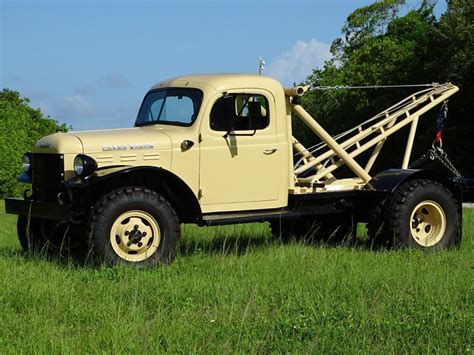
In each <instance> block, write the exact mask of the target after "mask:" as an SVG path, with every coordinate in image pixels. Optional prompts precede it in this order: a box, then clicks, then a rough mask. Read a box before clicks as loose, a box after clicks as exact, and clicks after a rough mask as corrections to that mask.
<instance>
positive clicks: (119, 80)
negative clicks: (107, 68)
mask: <svg viewBox="0 0 474 355" xmlns="http://www.w3.org/2000/svg"><path fill="white" fill-rule="evenodd" d="M99 83H100V84H101V85H103V86H106V87H110V88H127V87H130V86H131V83H130V81H129V80H128V79H127V78H126V77H125V76H123V75H122V74H120V73H108V74H106V75H105V76H103V77H102V78H100V80H99Z"/></svg>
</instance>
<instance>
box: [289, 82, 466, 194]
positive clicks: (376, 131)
mask: <svg viewBox="0 0 474 355" xmlns="http://www.w3.org/2000/svg"><path fill="white" fill-rule="evenodd" d="M307 90H308V87H298V88H292V89H286V90H285V94H286V95H287V96H290V97H293V98H294V97H296V96H301V95H303V94H304V92H305V91H307ZM458 90H459V88H458V87H457V86H455V85H452V84H449V83H448V84H442V85H435V86H433V87H432V88H429V89H425V90H422V91H419V92H416V93H414V94H412V95H410V96H408V97H407V98H405V99H403V100H401V101H400V102H398V103H396V104H395V105H393V106H392V107H389V108H388V109H386V110H384V111H382V112H380V113H379V114H377V115H375V116H374V117H372V118H370V119H369V120H367V121H365V122H363V123H361V124H359V125H358V126H356V127H354V128H352V129H350V130H348V131H346V132H344V133H341V134H339V135H338V136H336V137H334V138H333V137H331V136H330V135H329V133H328V132H327V131H326V130H324V128H322V127H321V126H320V125H319V124H318V122H317V121H316V120H315V119H314V118H313V117H311V115H310V114H309V113H308V112H306V111H305V109H304V108H303V107H301V106H300V105H299V104H297V103H296V102H297V101H296V100H294V99H292V100H291V101H292V103H291V108H292V111H293V112H294V113H295V114H296V115H297V116H298V117H299V118H300V119H301V120H302V121H303V122H304V123H305V124H306V125H307V126H308V127H309V128H310V129H311V130H312V131H313V132H314V133H315V134H316V135H317V136H318V137H319V138H320V139H321V141H322V142H321V143H320V144H319V145H317V146H315V147H313V148H311V149H306V148H305V147H304V146H303V145H302V144H301V143H300V142H298V141H297V140H296V139H295V138H293V149H294V151H296V153H297V154H299V155H300V156H301V158H300V159H299V160H298V161H297V162H296V164H295V168H294V179H295V185H296V186H298V185H300V186H303V185H306V186H308V185H309V186H313V185H314V184H318V185H321V184H326V185H330V184H332V183H334V182H335V181H336V179H335V177H334V176H333V175H332V173H333V172H334V171H335V170H336V169H338V168H340V167H341V166H343V165H347V166H348V167H349V168H350V169H351V170H352V171H353V172H354V174H355V176H356V177H355V178H354V179H352V181H353V185H354V186H352V187H351V188H355V186H356V185H357V184H366V183H367V182H368V181H370V180H371V176H370V175H369V173H370V170H371V168H372V166H373V164H374V162H375V160H376V159H377V157H378V154H379V153H380V150H381V149H382V146H383V144H384V142H385V141H386V139H387V138H388V137H389V136H390V135H392V134H393V133H395V132H397V131H399V130H400V129H402V128H403V127H405V126H407V125H409V124H411V128H410V132H409V134H408V139H407V144H406V148H405V154H404V158H403V162H402V165H401V167H402V168H403V169H406V168H407V167H408V165H409V161H410V156H411V151H412V147H413V141H414V139H415V134H416V129H417V125H418V120H419V117H420V116H421V115H423V114H424V113H426V112H427V111H429V110H431V109H432V108H434V107H435V106H437V105H438V104H440V103H442V102H443V101H445V100H446V99H448V98H449V97H450V96H451V95H453V94H455V93H456V92H457V91H458ZM368 149H372V153H371V155H370V158H369V159H368V161H367V163H366V164H365V166H364V167H363V166H362V165H360V164H359V163H358V162H357V161H356V158H357V157H358V156H359V155H360V154H362V153H363V152H365V151H367V150H368ZM309 169H313V170H314V173H313V174H311V175H309V176H308V175H307V174H305V176H304V177H302V176H301V175H302V174H303V173H305V172H307V171H308V170H309Z"/></svg>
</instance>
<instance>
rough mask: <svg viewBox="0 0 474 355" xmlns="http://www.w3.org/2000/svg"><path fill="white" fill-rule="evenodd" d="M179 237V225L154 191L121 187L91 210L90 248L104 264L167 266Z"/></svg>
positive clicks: (174, 214) (167, 204)
mask: <svg viewBox="0 0 474 355" xmlns="http://www.w3.org/2000/svg"><path fill="white" fill-rule="evenodd" d="M128 216H129V217H128ZM120 219H123V220H120ZM136 221H138V222H136ZM135 223H137V224H135ZM133 224H135V225H134V226H133V227H132V225H133ZM122 226H123V227H122ZM137 227H138V228H137ZM156 227H158V229H157V228H156ZM115 229H116V230H117V231H119V230H120V233H119V232H117V231H116V230H115ZM112 231H114V232H112ZM147 231H148V232H147ZM115 233H117V234H116V236H115V239H113V237H112V234H115ZM179 238H180V224H179V220H178V216H177V215H176V212H175V210H174V209H173V207H172V206H171V205H170V203H169V202H168V201H167V200H166V199H165V198H163V196H161V195H159V194H158V193H156V192H155V191H152V190H149V189H144V188H139V187H126V188H121V189H118V190H114V191H112V192H110V193H108V194H107V195H105V196H103V197H102V198H101V199H100V200H99V201H98V202H97V203H96V204H95V205H94V207H93V212H92V215H91V219H90V223H89V242H90V249H91V251H92V255H93V256H94V257H95V258H96V260H97V261H100V262H102V263H105V264H106V265H117V264H122V265H135V266H137V267H152V266H155V265H157V264H168V263H170V262H172V261H173V260H174V258H175V256H176V245H177V243H178V240H179ZM141 258H143V260H141Z"/></svg>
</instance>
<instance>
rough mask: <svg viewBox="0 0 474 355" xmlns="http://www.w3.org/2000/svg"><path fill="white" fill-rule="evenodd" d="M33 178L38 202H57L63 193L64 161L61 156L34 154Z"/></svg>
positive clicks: (32, 161)
mask: <svg viewBox="0 0 474 355" xmlns="http://www.w3.org/2000/svg"><path fill="white" fill-rule="evenodd" d="M31 178H32V182H33V194H34V197H35V198H36V199H37V200H40V201H46V202H56V201H57V196H58V193H59V192H61V191H62V182H63V180H64V159H63V156H62V155H60V154H32V155H31Z"/></svg>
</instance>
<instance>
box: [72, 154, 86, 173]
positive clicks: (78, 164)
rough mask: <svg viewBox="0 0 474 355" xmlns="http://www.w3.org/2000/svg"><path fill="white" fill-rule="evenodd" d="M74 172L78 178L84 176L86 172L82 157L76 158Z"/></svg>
mask: <svg viewBox="0 0 474 355" xmlns="http://www.w3.org/2000/svg"><path fill="white" fill-rule="evenodd" d="M74 172H75V173H76V175H77V176H82V173H83V172H84V160H82V156H80V155H78V156H77V157H75V158H74Z"/></svg>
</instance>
